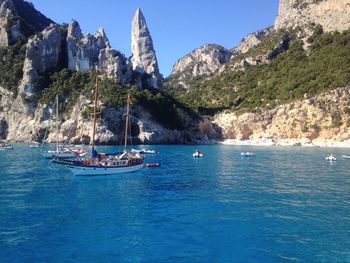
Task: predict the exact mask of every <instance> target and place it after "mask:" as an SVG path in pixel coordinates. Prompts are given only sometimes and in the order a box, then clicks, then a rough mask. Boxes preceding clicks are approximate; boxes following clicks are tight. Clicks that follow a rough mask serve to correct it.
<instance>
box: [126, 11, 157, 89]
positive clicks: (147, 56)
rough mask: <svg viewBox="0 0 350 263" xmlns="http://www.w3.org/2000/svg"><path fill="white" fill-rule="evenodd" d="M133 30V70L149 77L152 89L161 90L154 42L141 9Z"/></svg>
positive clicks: (135, 16)
mask: <svg viewBox="0 0 350 263" xmlns="http://www.w3.org/2000/svg"><path fill="white" fill-rule="evenodd" d="M131 28H132V30H131V51H132V57H131V64H132V68H133V70H135V71H136V72H139V73H140V74H144V73H146V74H147V75H149V77H148V78H147V82H148V85H149V86H150V87H153V88H160V87H161V85H162V79H163V78H162V76H161V74H160V73H159V68H158V62H157V57H156V52H155V50H154V47H153V40H152V37H151V34H150V32H149V30H148V27H147V24H146V19H145V17H144V16H143V14H142V12H141V9H140V8H138V9H137V10H136V13H135V15H134V17H133V19H132V24H131Z"/></svg>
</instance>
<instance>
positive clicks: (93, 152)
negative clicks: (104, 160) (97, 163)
mask: <svg viewBox="0 0 350 263" xmlns="http://www.w3.org/2000/svg"><path fill="white" fill-rule="evenodd" d="M91 156H92V158H97V157H98V152H97V151H96V150H95V149H93V150H92V153H91Z"/></svg>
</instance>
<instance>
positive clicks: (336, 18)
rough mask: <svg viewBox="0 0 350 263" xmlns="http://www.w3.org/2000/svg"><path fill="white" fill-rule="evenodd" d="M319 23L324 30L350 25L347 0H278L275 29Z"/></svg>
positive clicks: (342, 28)
mask: <svg viewBox="0 0 350 263" xmlns="http://www.w3.org/2000/svg"><path fill="white" fill-rule="evenodd" d="M310 24H321V25H322V27H323V29H324V30H325V31H335V30H337V31H343V30H346V29H348V28H349V27H350V2H349V0H280V2H279V9H278V16H277V18H276V21H275V29H281V28H296V27H301V28H305V27H307V26H309V25H310Z"/></svg>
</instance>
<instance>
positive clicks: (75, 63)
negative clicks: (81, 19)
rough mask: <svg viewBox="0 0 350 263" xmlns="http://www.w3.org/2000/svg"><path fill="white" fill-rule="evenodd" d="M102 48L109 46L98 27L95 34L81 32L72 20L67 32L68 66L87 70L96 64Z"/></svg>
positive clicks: (101, 29)
mask: <svg viewBox="0 0 350 263" xmlns="http://www.w3.org/2000/svg"><path fill="white" fill-rule="evenodd" d="M104 48H110V45H109V41H108V39H107V36H106V34H105V32H104V30H103V28H100V29H99V30H98V31H97V32H96V33H95V34H93V35H91V34H87V35H86V36H85V37H84V36H83V35H82V33H81V29H80V26H79V24H78V22H77V21H72V22H71V23H70V24H69V26H68V33H67V56H68V68H69V69H73V70H80V71H88V70H90V69H94V68H95V67H96V66H98V64H99V63H98V56H99V54H100V51H101V50H102V49H104Z"/></svg>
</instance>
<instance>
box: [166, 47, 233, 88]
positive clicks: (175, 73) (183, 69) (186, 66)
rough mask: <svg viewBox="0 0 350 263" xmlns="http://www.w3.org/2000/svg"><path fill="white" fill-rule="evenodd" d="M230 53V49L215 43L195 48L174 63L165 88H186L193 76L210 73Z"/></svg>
mask: <svg viewBox="0 0 350 263" xmlns="http://www.w3.org/2000/svg"><path fill="white" fill-rule="evenodd" d="M232 55H233V54H232V52H231V51H229V50H227V49H226V48H224V47H222V46H220V45H216V44H207V45H204V46H202V47H200V48H197V49H195V50H193V51H192V52H191V53H189V54H187V55H186V56H184V57H182V58H181V59H179V60H178V61H177V62H176V63H175V65H174V66H173V70H172V72H171V74H170V76H169V77H168V78H167V81H166V83H165V88H166V89H168V87H170V88H171V87H175V89H176V90H188V89H189V88H190V86H191V84H190V83H191V81H192V79H193V78H195V77H197V76H209V75H211V74H212V73H214V72H215V71H216V70H217V69H219V68H220V66H222V65H223V64H224V63H226V62H227V61H229V60H230V58H231V57H232ZM171 89H172V88H171Z"/></svg>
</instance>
